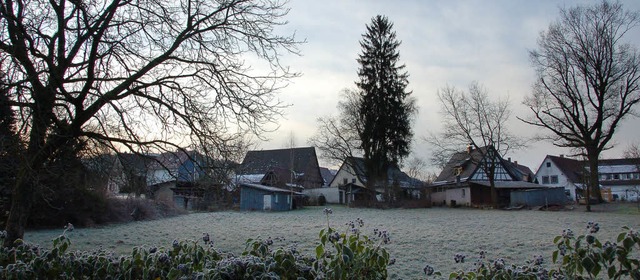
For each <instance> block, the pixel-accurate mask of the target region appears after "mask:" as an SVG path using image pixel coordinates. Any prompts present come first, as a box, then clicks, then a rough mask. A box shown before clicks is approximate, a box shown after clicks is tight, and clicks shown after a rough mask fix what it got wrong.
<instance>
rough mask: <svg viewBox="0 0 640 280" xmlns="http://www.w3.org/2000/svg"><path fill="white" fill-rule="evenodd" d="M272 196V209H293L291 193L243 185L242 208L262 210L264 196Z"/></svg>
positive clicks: (241, 194)
mask: <svg viewBox="0 0 640 280" xmlns="http://www.w3.org/2000/svg"><path fill="white" fill-rule="evenodd" d="M265 195H269V196H271V205H270V207H268V208H269V210H271V211H285V210H290V209H291V195H290V194H288V193H281V192H276V193H273V192H270V191H265V190H259V189H255V188H250V187H245V186H242V187H241V189H240V209H241V210H251V211H253V210H257V211H262V210H264V209H265V207H264V196H265Z"/></svg>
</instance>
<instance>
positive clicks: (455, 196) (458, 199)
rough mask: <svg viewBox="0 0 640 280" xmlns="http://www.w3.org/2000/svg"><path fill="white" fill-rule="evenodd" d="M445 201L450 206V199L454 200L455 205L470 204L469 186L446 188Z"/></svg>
mask: <svg viewBox="0 0 640 280" xmlns="http://www.w3.org/2000/svg"><path fill="white" fill-rule="evenodd" d="M446 201H447V205H449V206H451V204H452V201H455V203H456V205H461V206H471V192H470V188H469V187H466V188H455V189H447V191H446Z"/></svg>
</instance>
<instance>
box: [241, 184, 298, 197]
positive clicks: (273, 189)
mask: <svg viewBox="0 0 640 280" xmlns="http://www.w3.org/2000/svg"><path fill="white" fill-rule="evenodd" d="M240 186H241V187H247V188H252V189H258V190H263V191H268V192H273V193H284V194H294V195H304V194H303V193H300V192H294V191H291V190H285V189H281V188H276V187H270V186H264V185H259V184H249V183H242V184H240Z"/></svg>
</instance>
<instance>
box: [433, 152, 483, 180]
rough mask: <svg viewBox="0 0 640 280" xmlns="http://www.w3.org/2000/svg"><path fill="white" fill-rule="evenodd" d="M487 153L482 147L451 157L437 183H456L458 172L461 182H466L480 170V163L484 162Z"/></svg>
mask: <svg viewBox="0 0 640 280" xmlns="http://www.w3.org/2000/svg"><path fill="white" fill-rule="evenodd" d="M486 153H487V148H486V147H482V148H480V149H475V150H472V151H471V153H469V151H464V152H457V153H455V154H453V155H452V156H451V159H449V161H448V162H447V165H445V167H444V168H443V169H442V171H441V172H440V174H439V175H438V177H437V178H436V179H435V180H434V183H435V182H455V181H456V177H457V176H458V172H459V174H460V178H461V180H462V179H464V180H466V179H467V178H469V177H470V176H471V175H473V173H475V172H476V170H477V169H478V163H480V161H481V160H482V157H483V155H484V154H486ZM458 169H460V170H459V171H458Z"/></svg>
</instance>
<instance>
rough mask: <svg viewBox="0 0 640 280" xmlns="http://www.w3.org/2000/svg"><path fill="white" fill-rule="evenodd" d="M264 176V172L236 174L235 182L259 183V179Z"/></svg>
mask: <svg viewBox="0 0 640 280" xmlns="http://www.w3.org/2000/svg"><path fill="white" fill-rule="evenodd" d="M263 177H264V174H243V175H238V176H237V177H236V178H237V179H236V182H238V183H260V180H262V178H263Z"/></svg>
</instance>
